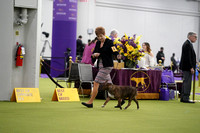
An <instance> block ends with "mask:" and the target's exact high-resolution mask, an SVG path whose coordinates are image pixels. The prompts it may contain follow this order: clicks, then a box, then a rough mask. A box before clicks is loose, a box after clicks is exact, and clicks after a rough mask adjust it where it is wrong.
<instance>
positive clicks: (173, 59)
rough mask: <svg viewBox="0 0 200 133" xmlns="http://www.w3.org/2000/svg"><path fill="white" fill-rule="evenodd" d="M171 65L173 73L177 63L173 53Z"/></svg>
mask: <svg viewBox="0 0 200 133" xmlns="http://www.w3.org/2000/svg"><path fill="white" fill-rule="evenodd" d="M171 63H172V71H173V72H174V71H175V70H176V69H177V61H176V59H175V53H173V54H172V57H171Z"/></svg>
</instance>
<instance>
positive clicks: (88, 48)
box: [81, 37, 97, 65]
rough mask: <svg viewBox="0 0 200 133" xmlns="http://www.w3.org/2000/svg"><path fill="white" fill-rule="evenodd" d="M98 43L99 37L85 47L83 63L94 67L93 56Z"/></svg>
mask: <svg viewBox="0 0 200 133" xmlns="http://www.w3.org/2000/svg"><path fill="white" fill-rule="evenodd" d="M96 42H97V37H96V38H95V39H94V40H92V41H91V42H90V43H88V45H86V46H85V49H84V52H83V57H82V61H81V63H85V64H91V65H93V63H92V58H91V56H92V53H93V51H94V48H95V46H96Z"/></svg>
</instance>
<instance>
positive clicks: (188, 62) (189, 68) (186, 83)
mask: <svg viewBox="0 0 200 133" xmlns="http://www.w3.org/2000/svg"><path fill="white" fill-rule="evenodd" d="M187 37H188V39H187V40H186V41H185V42H184V44H183V46H182V55H181V62H180V69H181V70H182V71H183V87H182V92H181V102H185V103H194V102H192V101H190V100H189V97H190V91H191V83H192V75H193V74H194V73H195V68H196V54H195V51H194V48H193V44H192V43H195V42H196V40H197V34H196V33H194V32H189V33H188V36H187Z"/></svg>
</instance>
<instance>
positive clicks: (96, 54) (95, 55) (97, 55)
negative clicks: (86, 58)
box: [92, 53, 100, 58]
mask: <svg viewBox="0 0 200 133" xmlns="http://www.w3.org/2000/svg"><path fill="white" fill-rule="evenodd" d="M99 55H100V53H94V54H93V55H92V57H93V58H94V57H96V58H97V57H99Z"/></svg>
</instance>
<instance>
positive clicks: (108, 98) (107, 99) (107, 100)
mask: <svg viewBox="0 0 200 133" xmlns="http://www.w3.org/2000/svg"><path fill="white" fill-rule="evenodd" d="M109 101H110V97H107V98H106V101H105V103H104V104H103V105H102V106H101V107H102V108H103V107H105V106H106V104H107V103H108V102H109Z"/></svg>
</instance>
